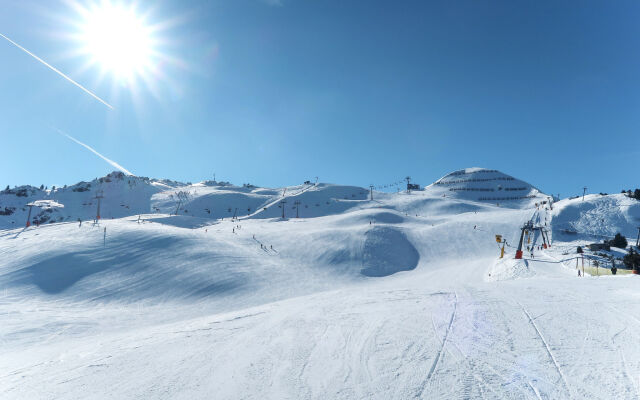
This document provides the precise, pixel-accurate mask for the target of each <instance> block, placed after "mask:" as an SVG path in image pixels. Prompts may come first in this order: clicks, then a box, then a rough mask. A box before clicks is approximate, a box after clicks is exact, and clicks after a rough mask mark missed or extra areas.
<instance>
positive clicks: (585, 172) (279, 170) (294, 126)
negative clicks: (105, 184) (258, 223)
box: [0, 0, 640, 197]
mask: <svg viewBox="0 0 640 400" xmlns="http://www.w3.org/2000/svg"><path fill="white" fill-rule="evenodd" d="M145 3H147V4H151V3H153V7H152V8H145ZM0 9H1V10H2V12H1V13H0V33H2V34H4V35H6V36H8V37H10V38H11V39H13V40H14V41H16V42H17V43H20V44H21V45H22V46H24V47H25V48H27V49H29V50H30V51H32V52H33V53H35V54H37V55H38V56H39V57H41V58H42V59H44V60H46V61H47V62H49V63H50V64H52V65H54V66H55V67H56V68H58V69H59V70H61V71H62V72H64V73H65V74H67V75H69V76H70V77H71V78H72V79H74V80H76V81H78V82H79V83H80V84H82V85H84V86H85V87H87V88H88V89H89V90H91V91H92V92H94V93H96V94H97V95H98V96H100V97H101V98H103V99H105V100H106V101H108V102H109V103H110V104H112V105H113V106H114V109H113V110H110V109H108V108H107V107H105V106H104V105H102V104H101V103H99V102H97V101H96V100H95V99H93V98H91V97H90V96H88V95H87V94H86V93H84V92H82V91H81V90H79V89H78V88H77V87H75V86H74V85H72V84H70V83H69V82H68V81H66V80H65V79H63V78H62V77H60V76H59V75H56V74H55V73H54V72H53V71H51V70H49V69H47V68H46V67H45V66H43V65H42V64H40V63H39V62H37V61H36V60H35V59H33V58H31V57H29V56H28V55H26V54H25V53H23V52H21V51H20V50H19V49H17V48H16V47H14V46H12V45H11V44H10V43H8V42H6V41H4V40H2V41H0V60H1V63H0V72H1V74H0V110H2V111H1V112H0V117H1V118H0V137H1V139H2V146H1V147H0V149H1V155H2V156H1V157H0V186H2V187H4V186H6V185H7V184H9V185H11V186H13V185H19V184H34V185H40V184H45V185H52V184H57V185H61V184H65V183H67V184H70V183H74V182H77V181H79V180H89V179H93V178H95V177H98V176H103V175H105V174H106V173H108V172H109V171H111V170H113V167H111V166H110V165H108V164H107V163H105V162H104V161H103V160H101V159H100V158H98V157H97V156H95V155H94V154H92V153H90V152H89V151H87V150H86V149H84V148H83V147H81V146H79V145H78V144H76V143H74V142H72V141H71V140H69V139H67V138H65V137H63V136H61V135H58V134H57V133H56V131H55V129H60V130H62V131H64V132H66V133H68V134H69V135H71V136H73V137H75V138H76V139H78V140H80V141H82V142H84V143H86V144H88V145H90V146H92V147H94V148H95V149H96V150H97V151H99V152H100V153H102V154H104V155H105V156H107V157H109V158H111V159H113V160H114V161H116V162H118V163H119V164H121V165H122V166H124V167H125V168H127V169H128V170H130V171H132V172H133V173H134V174H136V175H141V176H151V177H159V178H160V177H164V178H170V179H176V180H183V181H194V182H195V181H199V180H203V179H210V178H211V177H212V175H213V173H214V172H215V173H216V174H217V177H218V178H219V179H224V180H229V181H231V182H234V183H237V184H241V183H245V182H250V183H253V184H257V185H264V186H282V185H290V184H296V183H299V182H301V181H303V180H306V179H313V177H315V176H319V177H320V180H321V181H324V182H335V183H345V184H358V185H363V186H368V185H369V184H370V183H374V184H384V183H389V182H394V181H397V180H398V179H401V178H403V177H404V176H406V175H411V176H412V177H413V178H414V180H415V181H417V182H419V183H421V184H428V183H431V182H432V181H434V180H436V179H437V178H439V177H440V176H442V175H444V174H445V173H447V172H450V171H452V170H456V169H460V168H464V167H471V166H482V167H487V168H495V169H499V170H501V171H503V172H506V173H508V174H511V175H514V176H516V177H518V178H520V179H524V180H526V181H528V182H530V183H532V184H534V185H536V186H537V187H539V188H540V189H542V190H543V191H546V192H547V193H554V194H557V193H560V194H561V195H562V196H563V197H564V196H567V195H570V194H577V193H579V192H581V188H582V186H585V185H586V186H588V187H589V188H590V191H596V192H600V191H606V192H610V193H611V192H619V191H620V189H622V188H623V187H624V188H629V187H637V186H640V182H638V167H637V165H638V162H637V160H638V158H639V156H640V147H639V145H640V135H638V131H639V129H638V128H640V113H638V106H639V105H640V104H639V100H640V98H639V96H640V90H639V89H640V81H639V75H638V72H639V71H640V56H639V54H640V53H639V51H638V49H640V46H639V45H640V43H639V42H640V24H638V23H637V21H638V16H639V15H640V3H639V2H637V1H616V2H610V1H601V2H597V1H590V2H583V1H563V2H558V1H548V2H547V1H535V2H533V1H526V2H525V1H445V2H440V1H439V2H435V1H434V2H429V1H408V0H407V1H401V2H397V1H355V0H354V1H337V0H336V1H332V0H323V1H305V0H282V1H280V2H277V1H275V0H271V1H266V0H265V1H261V0H233V1H231V0H230V1H213V0H210V1H196V0H190V1H177V0H176V1H168V0H164V1H159V2H141V3H140V4H139V5H138V9H139V10H140V12H141V13H142V12H145V13H146V15H147V22H148V23H149V24H155V25H158V24H160V25H159V26H161V27H162V29H160V30H159V31H158V32H156V34H155V37H156V39H157V40H158V44H157V46H156V50H157V51H158V53H160V54H161V55H162V59H160V60H158V62H157V65H154V71H156V73H154V74H148V75H147V76H144V77H139V78H138V79H137V80H136V81H134V82H128V83H127V82H124V81H123V80H122V79H120V78H118V77H117V76H115V75H113V74H110V73H109V72H106V73H105V72H104V71H103V70H102V69H101V66H100V65H92V66H87V56H86V55H77V54H75V53H77V51H78V47H79V44H78V41H77V40H75V39H71V38H70V35H71V34H76V35H77V34H78V32H77V24H79V23H81V22H82V21H79V19H81V18H82V17H81V15H80V14H78V13H77V12H76V11H74V9H73V8H72V7H71V3H69V2H62V1H61V2H57V1H53V0H51V1H47V2H42V1H36V0H22V1H20V2H15V1H12V0H0ZM114 29H116V27H114ZM142 78H144V79H142ZM144 82H146V83H144Z"/></svg>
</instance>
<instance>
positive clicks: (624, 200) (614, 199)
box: [553, 194, 640, 241]
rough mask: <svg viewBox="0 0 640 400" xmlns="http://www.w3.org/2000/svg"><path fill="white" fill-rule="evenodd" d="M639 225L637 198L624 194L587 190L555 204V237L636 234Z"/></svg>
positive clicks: (605, 237)
mask: <svg viewBox="0 0 640 400" xmlns="http://www.w3.org/2000/svg"><path fill="white" fill-rule="evenodd" d="M638 226H640V201H638V200H636V199H633V198H630V197H627V196H626V195H625V194H610V195H600V194H590V195H587V196H585V198H584V200H582V197H578V198H574V199H564V200H561V201H559V202H557V203H555V204H554V209H553V233H554V237H557V238H564V239H565V240H575V239H576V238H578V237H580V238H582V239H587V240H593V241H602V239H610V238H612V237H613V236H614V235H615V234H616V233H618V232H620V233H622V234H623V235H625V236H627V237H630V238H631V237H635V236H636V235H637V233H638Z"/></svg>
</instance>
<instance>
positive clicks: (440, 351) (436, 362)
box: [416, 291, 458, 398]
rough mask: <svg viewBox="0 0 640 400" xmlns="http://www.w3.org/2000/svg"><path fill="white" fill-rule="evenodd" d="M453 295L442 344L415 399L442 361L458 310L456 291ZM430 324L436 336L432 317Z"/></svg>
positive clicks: (436, 332) (422, 391) (421, 392)
mask: <svg viewBox="0 0 640 400" xmlns="http://www.w3.org/2000/svg"><path fill="white" fill-rule="evenodd" d="M453 295H454V296H455V300H454V303H453V311H452V312H451V318H449V325H448V326H447V330H446V331H445V333H444V337H443V338H442V344H441V346H440V349H438V353H437V355H436V358H435V359H434V360H433V364H431V368H430V369H429V373H428V374H427V377H426V378H425V380H424V382H423V383H422V388H421V389H420V392H419V393H418V395H417V396H416V397H418V398H421V397H422V395H423V394H424V391H425V389H426V388H427V385H428V384H429V382H431V378H432V377H433V374H434V373H435V372H436V368H437V367H438V364H439V363H440V360H441V359H442V354H443V352H444V350H445V348H446V346H447V339H448V338H449V334H450V333H451V330H452V327H453V322H454V320H455V318H456V312H457V310H458V293H457V292H456V291H454V292H453ZM431 323H432V325H433V332H434V334H435V335H437V334H438V331H437V329H436V324H435V322H434V320H433V315H431Z"/></svg>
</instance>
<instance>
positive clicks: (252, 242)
mask: <svg viewBox="0 0 640 400" xmlns="http://www.w3.org/2000/svg"><path fill="white" fill-rule="evenodd" d="M80 187H82V188H87V190H79V191H78V190H77V189H78V188H80ZM20 189H24V190H23V191H21V192H20V193H21V195H20V196H18V195H16V191H17V190H20ZM73 189H76V191H74V190H73ZM17 190H16V189H11V190H10V191H9V192H10V193H9V192H6V191H4V192H0V211H2V210H5V212H4V214H7V215H0V229H1V230H0V397H1V398H3V399H86V398H127V399H133V398H136V399H138V398H171V399H212V398H215V399H409V398H423V399H452V398H460V399H476V398H477V399H496V398H498V399H503V398H505V399H613V398H615V399H637V398H640V346H639V345H638V337H640V335H639V334H640V277H639V276H636V275H631V274H618V275H616V276H611V275H607V276H592V275H590V274H587V276H585V277H580V278H579V277H578V276H577V269H576V263H577V261H576V259H575V257H576V256H577V255H576V254H575V248H576V247H577V246H578V245H581V246H584V245H586V244H588V243H592V242H594V241H599V242H601V241H602V238H607V237H611V236H613V235H614V234H615V233H617V232H621V233H622V234H624V235H625V236H627V238H628V239H629V241H630V242H632V243H635V236H636V233H637V226H638V225H640V206H639V204H640V202H638V201H637V200H635V199H631V198H628V197H626V196H624V195H610V196H600V195H588V196H586V197H585V199H584V201H583V200H582V199H581V198H579V199H572V200H568V199H567V200H561V201H555V202H554V201H553V199H552V198H551V197H550V196H547V195H545V194H544V193H542V192H540V191H539V190H538V189H537V188H535V187H533V186H531V185H529V184H527V183H525V182H523V181H520V180H518V179H515V178H512V177H510V176H508V175H506V174H503V173H501V172H499V171H495V170H486V169H481V168H469V169H464V170H460V171H455V172H453V173H450V174H447V175H445V176H444V177H443V178H442V179H440V180H438V181H437V182H435V183H434V184H432V185H429V186H427V187H426V188H424V190H415V191H412V192H411V193H407V192H402V193H393V194H390V193H382V192H375V191H374V192H373V199H371V195H370V193H369V190H368V189H365V188H360V187H355V186H341V185H330V184H322V183H316V182H308V183H306V184H303V185H299V186H295V187H288V188H276V189H267V188H258V187H253V186H250V185H245V186H242V187H238V186H233V185H230V184H226V183H225V184H221V183H218V182H201V183H198V184H193V185H187V184H181V183H179V182H172V181H159V180H153V179H146V178H137V177H129V176H123V175H121V174H118V173H113V174H110V175H109V176H107V177H104V178H101V180H96V181H93V182H86V183H81V184H79V185H74V186H70V187H67V188H65V189H56V190H50V191H44V190H40V189H37V188H32V187H21V188H17ZM98 193H101V194H102V198H101V199H100V201H101V219H100V220H99V222H98V223H97V224H94V223H93V222H92V221H91V219H92V218H93V217H94V216H95V214H96V211H97V201H98V198H99V197H100V196H97V194H98ZM36 200H52V201H54V202H56V203H59V204H61V205H64V207H63V208H62V207H57V208H56V207H54V208H49V211H47V210H46V209H39V208H38V207H33V210H32V215H31V220H32V222H33V220H34V218H35V219H36V220H37V222H38V223H37V224H32V225H31V226H30V227H28V228H25V227H24V225H25V222H26V218H27V215H28V210H29V207H27V206H26V204H28V203H32V202H34V201H36ZM283 207H284V215H285V218H282V213H283ZM294 207H295V208H294ZM10 208H12V210H11V211H10V213H9V212H7V211H6V210H8V209H10ZM175 214H177V215H175ZM296 214H297V215H296ZM234 215H235V218H233V217H234ZM43 217H44V218H43ZM78 219H80V220H81V221H82V224H80V221H78ZM530 220H532V221H533V222H534V223H535V224H537V225H540V226H546V227H548V232H549V236H550V239H551V246H550V247H549V248H547V249H542V250H539V247H538V246H540V245H542V242H541V238H540V237H539V235H538V236H536V235H532V236H531V239H530V241H528V242H526V243H525V244H526V246H528V247H530V248H535V250H534V254H533V258H532V257H531V254H530V252H529V251H525V252H524V259H523V260H515V259H514V255H515V247H516V246H517V244H518V240H519V238H520V234H521V227H522V226H523V225H524V224H525V223H526V222H527V221H530ZM496 235H502V237H503V238H504V239H506V241H507V245H506V246H505V250H506V254H505V258H503V259H500V258H499V254H500V245H499V244H498V243H496V237H495V236H496ZM579 267H581V265H580V266H579Z"/></svg>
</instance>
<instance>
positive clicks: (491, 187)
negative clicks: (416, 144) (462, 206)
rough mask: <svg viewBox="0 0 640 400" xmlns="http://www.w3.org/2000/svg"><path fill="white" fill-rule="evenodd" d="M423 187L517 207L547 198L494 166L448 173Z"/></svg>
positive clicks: (443, 194)
mask: <svg viewBox="0 0 640 400" xmlns="http://www.w3.org/2000/svg"><path fill="white" fill-rule="evenodd" d="M425 190H426V191H427V192H429V193H430V194H433V195H436V196H440V197H448V198H453V199H461V200H473V201H480V202H490V203H498V204H500V205H504V206H507V207H516V208H518V207H522V206H523V205H524V206H527V207H528V206H529V205H530V204H531V203H535V202H539V201H541V200H544V199H547V197H548V196H547V195H545V194H544V193H542V192H540V191H539V190H538V189H537V188H535V187H533V186H532V185H531V184H529V183H527V182H524V181H522V180H520V179H516V178H514V177H512V176H509V175H507V174H504V173H502V172H500V171H497V170H495V169H484V168H466V169H461V170H459V171H454V172H451V173H449V174H447V175H445V176H443V177H442V178H440V179H438V180H437V181H436V182H434V183H433V184H431V185H429V186H428V187H427V188H426V189H425Z"/></svg>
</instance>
